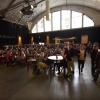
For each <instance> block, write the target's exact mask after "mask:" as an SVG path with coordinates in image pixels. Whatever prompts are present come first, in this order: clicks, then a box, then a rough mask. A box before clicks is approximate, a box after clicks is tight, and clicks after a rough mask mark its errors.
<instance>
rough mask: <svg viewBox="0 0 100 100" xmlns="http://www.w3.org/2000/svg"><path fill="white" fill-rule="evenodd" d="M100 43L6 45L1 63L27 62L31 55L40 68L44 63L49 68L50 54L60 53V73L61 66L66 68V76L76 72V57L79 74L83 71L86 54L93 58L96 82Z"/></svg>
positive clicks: (92, 67)
mask: <svg viewBox="0 0 100 100" xmlns="http://www.w3.org/2000/svg"><path fill="white" fill-rule="evenodd" d="M99 48H100V46H99V43H94V44H92V43H88V44H87V45H84V44H72V43H69V44H63V43H62V44H50V45H39V44H34V45H24V46H18V45H13V46H4V47H3V48H1V49H0V63H6V64H7V66H9V65H15V64H25V63H26V62H27V59H28V57H29V56H31V57H32V58H33V59H36V61H37V68H38V69H39V70H40V69H41V66H42V67H43V64H44V65H45V66H44V67H45V68H48V67H49V65H50V62H49V60H48V57H49V56H52V55H56V54H59V55H61V56H63V60H62V61H61V62H60V64H59V65H58V74H60V67H63V68H66V69H67V73H66V77H70V76H72V74H73V73H74V59H75V58H76V57H77V60H78V69H79V75H80V73H81V72H83V69H84V63H85V60H86V54H89V55H90V58H91V74H92V75H93V77H94V81H95V82H96V81H97V79H98V76H99V73H100V53H99V52H100V51H99Z"/></svg>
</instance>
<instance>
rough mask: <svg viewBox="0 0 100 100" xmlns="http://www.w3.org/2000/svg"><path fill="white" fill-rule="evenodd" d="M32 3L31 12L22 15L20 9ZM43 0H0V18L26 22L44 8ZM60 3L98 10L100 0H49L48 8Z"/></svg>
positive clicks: (20, 22) (99, 8) (19, 22)
mask: <svg viewBox="0 0 100 100" xmlns="http://www.w3.org/2000/svg"><path fill="white" fill-rule="evenodd" d="M31 4H32V5H33V13H32V14H30V15H24V14H22V13H20V10H21V9H22V8H24V7H26V6H28V5H31ZM45 5H46V4H45V0H0V19H1V20H8V21H10V22H14V23H18V24H23V25H25V24H27V22H30V21H31V20H32V19H34V18H36V17H37V16H38V15H39V14H40V13H41V12H44V11H45V10H46V6H45ZM62 5H66V6H67V5H80V6H86V7H89V8H92V9H95V10H97V11H99V12H100V0H49V6H50V8H54V7H57V6H62Z"/></svg>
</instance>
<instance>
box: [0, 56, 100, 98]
mask: <svg viewBox="0 0 100 100" xmlns="http://www.w3.org/2000/svg"><path fill="white" fill-rule="evenodd" d="M92 79H93V77H92V76H91V63H90V58H89V56H88V57H87V60H86V62H85V67H84V70H83V73H81V75H79V74H78V67H77V61H76V62H75V73H74V76H73V77H71V78H66V79H64V78H63V75H62V74H61V75H60V76H58V75H57V74H55V75H54V76H53V77H52V80H51V81H50V77H49V75H48V74H47V75H45V74H40V75H38V76H35V75H34V74H33V73H32V68H31V67H30V69H29V71H27V67H26V66H25V65H20V66H9V67H7V66H6V64H0V100H100V83H99V81H100V77H99V79H98V82H97V83H96V84H95V83H94V82H93V81H92Z"/></svg>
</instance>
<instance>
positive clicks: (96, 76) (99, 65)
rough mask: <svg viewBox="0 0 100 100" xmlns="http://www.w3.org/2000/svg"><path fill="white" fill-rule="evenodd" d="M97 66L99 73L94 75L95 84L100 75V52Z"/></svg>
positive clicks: (99, 52) (97, 57)
mask: <svg viewBox="0 0 100 100" xmlns="http://www.w3.org/2000/svg"><path fill="white" fill-rule="evenodd" d="M96 66H97V71H96V73H95V75H94V79H93V81H94V82H97V79H98V77H99V74H100V51H98V53H97V56H96Z"/></svg>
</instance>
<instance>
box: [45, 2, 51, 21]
mask: <svg viewBox="0 0 100 100" xmlns="http://www.w3.org/2000/svg"><path fill="white" fill-rule="evenodd" d="M45 2H46V20H47V21H49V13H50V8H49V0H46V1H45Z"/></svg>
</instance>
